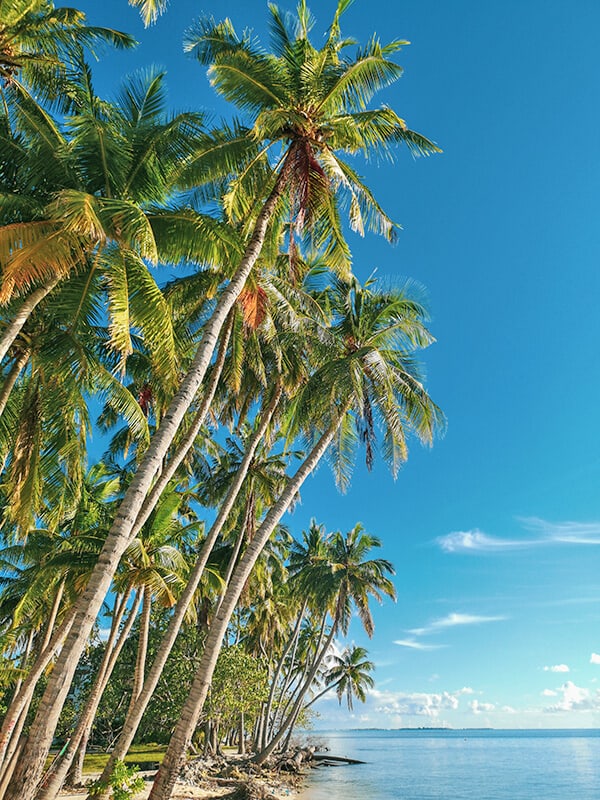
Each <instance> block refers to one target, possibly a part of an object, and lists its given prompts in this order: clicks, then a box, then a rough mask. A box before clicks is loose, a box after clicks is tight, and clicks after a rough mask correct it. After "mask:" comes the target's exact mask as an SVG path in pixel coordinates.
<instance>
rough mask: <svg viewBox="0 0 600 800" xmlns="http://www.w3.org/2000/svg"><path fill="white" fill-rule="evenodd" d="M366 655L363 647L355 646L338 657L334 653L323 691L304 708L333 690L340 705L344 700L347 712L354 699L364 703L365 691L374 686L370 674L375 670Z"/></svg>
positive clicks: (351, 706) (348, 648)
mask: <svg viewBox="0 0 600 800" xmlns="http://www.w3.org/2000/svg"><path fill="white" fill-rule="evenodd" d="M367 655H368V653H367V651H366V650H365V648H364V647H357V646H354V647H347V648H346V649H345V650H344V651H343V652H342V653H341V654H340V655H337V654H335V653H334V654H333V655H332V656H331V661H330V663H329V665H328V668H327V672H326V673H325V687H324V689H322V690H321V691H320V692H319V693H318V694H317V695H315V697H313V698H312V700H311V701H310V703H308V704H307V706H306V708H308V706H311V705H312V704H313V703H315V702H316V701H317V700H319V698H321V697H323V695H324V694H326V693H327V692H329V691H331V690H332V689H335V693H336V695H337V699H338V701H339V703H340V705H341V704H342V699H343V698H344V697H345V698H346V704H347V706H348V710H349V711H352V709H353V707H354V706H353V703H354V698H356V699H358V700H360V701H361V703H364V702H365V700H366V699H367V695H366V689H372V688H373V686H374V681H373V678H372V677H371V674H370V673H371V672H373V670H374V669H375V664H374V663H373V662H372V661H369V660H368V659H367Z"/></svg>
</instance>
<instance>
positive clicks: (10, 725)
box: [0, 609, 75, 797]
mask: <svg viewBox="0 0 600 800" xmlns="http://www.w3.org/2000/svg"><path fill="white" fill-rule="evenodd" d="M74 619H75V610H74V609H71V610H70V611H69V613H68V614H67V616H66V617H65V619H64V620H63V621H62V623H61V625H60V626H59V627H58V628H57V630H56V632H55V633H54V636H53V637H52V641H51V642H50V644H49V645H48V646H47V647H46V649H45V650H43V651H42V652H41V653H40V654H39V656H38V657H37V659H36V662H35V664H34V665H33V666H32V667H31V669H30V671H29V673H28V675H27V677H26V678H25V681H24V683H23V685H22V686H21V689H20V691H19V693H18V695H15V696H14V697H13V699H12V701H11V704H10V707H9V709H8V711H7V712H6V716H5V717H4V721H3V723H2V729H1V730H0V767H2V766H3V764H4V761H5V758H6V751H7V748H8V746H9V743H10V741H11V737H12V732H13V730H14V728H15V726H16V724H17V722H18V720H19V717H20V716H21V713H22V712H23V710H25V714H27V710H28V709H29V705H30V703H31V699H32V697H33V692H34V690H35V687H36V685H37V682H38V681H39V679H40V678H41V677H42V675H43V673H44V670H45V669H46V667H47V666H48V664H49V663H50V661H51V659H52V658H53V657H54V654H55V653H56V651H57V649H58V648H59V646H60V644H61V643H62V641H63V639H64V638H65V636H66V635H67V634H68V632H69V630H70V628H71V626H72V625H73V621H74ZM0 797H1V796H0Z"/></svg>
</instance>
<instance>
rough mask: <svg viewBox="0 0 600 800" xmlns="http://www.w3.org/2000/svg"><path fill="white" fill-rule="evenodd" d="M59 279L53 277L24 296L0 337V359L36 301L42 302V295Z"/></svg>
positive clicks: (48, 292)
mask: <svg viewBox="0 0 600 800" xmlns="http://www.w3.org/2000/svg"><path fill="white" fill-rule="evenodd" d="M59 281H60V278H54V280H52V281H50V283H48V284H46V286H40V287H39V289H36V290H35V291H33V292H32V293H31V294H30V295H28V296H27V297H26V298H25V300H24V301H23V304H22V305H21V308H20V309H19V310H18V311H17V313H16V314H15V316H14V317H13V319H12V321H11V322H10V323H9V324H8V327H7V328H6V330H5V331H4V333H3V334H2V337H1V338H0V361H2V359H3V358H4V356H5V355H6V354H7V353H8V351H9V350H10V348H11V345H12V344H13V342H14V341H15V339H16V338H17V336H18V335H19V333H20V332H21V328H22V327H23V325H25V323H26V322H27V320H28V319H29V316H30V315H31V312H32V311H33V310H34V308H35V307H36V306H37V305H38V303H41V302H42V300H43V299H44V297H46V296H47V295H49V294H50V292H51V291H52V290H53V289H54V287H55V286H57V284H58V283H59Z"/></svg>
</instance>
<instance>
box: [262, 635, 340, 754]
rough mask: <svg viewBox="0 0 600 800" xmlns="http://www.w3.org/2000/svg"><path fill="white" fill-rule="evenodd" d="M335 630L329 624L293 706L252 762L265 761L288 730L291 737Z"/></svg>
mask: <svg viewBox="0 0 600 800" xmlns="http://www.w3.org/2000/svg"><path fill="white" fill-rule="evenodd" d="M335 631H336V626H335V624H333V625H332V626H331V631H330V632H329V636H328V637H327V639H326V640H325V644H324V645H323V647H322V649H321V650H320V651H319V652H318V653H317V655H316V656H315V660H314V662H313V665H312V669H311V670H310V672H309V673H308V676H307V678H306V680H305V681H304V684H303V686H302V688H301V689H300V692H299V693H298V696H297V698H296V702H295V703H294V706H293V708H292V710H291V711H290V713H289V714H288V715H287V717H286V718H285V720H284V722H283V723H282V725H281V727H280V728H279V730H278V731H277V733H276V734H275V736H274V737H273V738H272V739H271V741H270V742H269V744H268V745H267V747H266V748H265V749H264V750H262V751H261V752H260V753H258V755H256V756H255V757H254V762H255V763H256V764H262V763H263V762H264V761H266V759H267V758H268V757H269V756H270V755H271V753H272V752H273V750H275V748H276V747H277V745H278V744H279V742H280V741H281V740H282V739H283V737H284V735H285V733H286V732H288V740H289V738H291V731H292V730H293V728H294V725H295V723H296V720H297V719H298V715H299V714H300V711H301V710H302V703H303V702H304V698H305V696H306V693H307V692H308V690H309V689H310V686H311V684H312V682H313V681H314V679H315V675H316V674H317V671H318V669H319V667H320V666H321V663H322V661H323V659H324V658H325V654H326V653H327V651H328V650H329V648H330V647H331V643H332V641H333V637H334V636H335Z"/></svg>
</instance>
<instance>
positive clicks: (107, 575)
mask: <svg viewBox="0 0 600 800" xmlns="http://www.w3.org/2000/svg"><path fill="white" fill-rule="evenodd" d="M290 169H291V164H290V162H289V161H288V160H286V161H285V162H284V165H283V167H282V170H281V172H280V173H279V176H278V178H277V181H276V183H275V186H274V187H273V190H272V192H271V194H270V195H269V197H268V198H267V200H266V201H265V204H264V205H263V207H262V209H261V212H260V214H259V215H258V218H257V220H256V225H255V227H254V232H253V234H252V237H251V238H250V241H249V243H248V246H247V248H246V251H245V253H244V256H243V257H242V260H241V263H240V265H239V267H238V269H237V271H236V272H235V275H234V276H233V277H232V279H231V281H230V282H229V284H228V285H227V287H226V288H225V289H224V290H223V292H222V294H221V296H220V298H219V301H218V303H217V306H216V308H215V311H214V314H213V315H212V317H211V318H210V320H209V321H208V322H207V324H206V327H205V328H204V331H203V334H202V339H201V340H200V344H199V346H198V351H197V353H196V356H195V358H194V361H193V363H192V366H191V368H190V371H189V372H188V374H187V375H186V377H185V378H184V380H183V382H182V384H181V387H180V389H179V391H178V392H177V393H176V395H175V397H174V398H173V400H172V401H171V404H170V406H169V409H168V411H167V413H166V415H165V416H164V418H163V421H162V423H161V426H160V428H159V429H158V431H157V432H156V433H155V435H154V436H153V438H152V442H151V444H150V446H149V447H148V450H147V451H146V453H145V455H144V457H143V459H142V462H141V464H140V466H139V468H138V471H137V473H136V475H135V477H134V478H133V480H132V482H131V484H130V485H129V488H128V490H127V492H126V494H125V497H124V498H123V501H122V503H121V505H120V507H119V511H118V512H117V516H116V518H115V521H114V523H113V525H112V527H111V529H110V531H109V534H108V536H107V538H106V541H105V543H104V547H103V548H102V551H101V553H100V556H99V558H98V561H97V563H96V566H95V568H94V570H93V572H92V574H91V576H90V579H89V581H88V584H87V588H86V590H85V592H84V593H83V595H82V596H81V598H80V599H79V600H78V602H77V604H76V608H77V615H76V618H75V624H74V625H73V628H72V630H71V633H70V634H69V635H68V636H67V639H66V641H65V645H64V647H63V649H62V651H61V653H60V656H59V658H58V659H57V662H56V666H55V668H54V670H53V672H52V675H51V677H50V680H49V681H48V685H47V687H46V691H45V693H44V696H43V697H42V699H41V701H40V705H39V708H38V713H37V714H36V717H35V719H34V720H33V722H32V724H31V728H30V731H29V737H28V739H27V742H26V744H25V746H24V748H23V751H22V753H21V756H20V758H19V761H18V763H17V767H16V769H15V772H14V775H13V779H12V782H11V786H10V787H9V789H8V793H7V795H6V797H7V800H33V797H34V793H35V787H36V785H37V783H38V781H39V779H40V777H41V775H42V772H43V769H44V762H45V760H46V757H47V755H48V753H49V751H50V745H51V744H52V737H53V736H54V731H55V730H56V725H57V722H58V718H59V716H60V712H61V711H62V707H63V705H64V702H65V699H66V696H67V693H68V691H69V687H70V685H71V681H72V680H73V675H74V673H75V670H76V668H77V664H78V662H79V658H80V656H81V653H82V652H83V650H84V648H85V644H86V642H87V640H88V637H89V634H90V631H91V629H92V626H93V625H94V621H95V620H96V617H97V615H98V612H99V611H100V607H101V606H102V603H103V601H104V598H105V597H106V593H107V592H108V589H109V588H110V584H111V581H112V578H113V575H114V574H115V572H116V569H117V567H118V565H119V561H120V560H121V556H122V555H123V553H124V552H125V550H126V548H127V545H128V544H129V542H130V541H131V538H132V537H131V533H132V530H133V528H134V526H135V524H136V520H137V517H138V515H139V513H140V509H141V508H142V505H143V503H144V499H145V497H146V494H147V493H148V491H149V489H150V486H151V483H152V481H153V479H154V477H155V475H156V474H157V472H158V471H159V470H160V468H161V465H162V460H163V458H164V456H165V455H166V453H167V451H168V449H169V447H170V445H171V443H172V442H173V439H174V438H175V436H176V434H177V431H178V429H179V426H180V424H181V422H182V420H183V418H184V416H185V413H186V411H187V410H188V408H189V407H190V405H191V404H192V402H193V401H194V398H195V396H196V393H197V391H198V389H199V387H200V384H201V383H202V381H203V379H204V376H205V374H206V371H207V369H208V367H209V364H210V360H211V358H212V354H213V351H214V349H215V346H216V343H217V339H218V336H219V333H220V331H221V328H222V327H223V325H224V323H225V320H226V319H227V315H228V314H229V312H230V310H231V308H232V307H233V304H234V303H235V301H236V300H237V298H238V296H239V294H240V292H241V291H242V289H243V287H244V284H245V283H246V279H247V278H248V275H249V274H250V272H251V271H252V268H253V266H254V264H255V263H256V260H257V259H258V257H259V255H260V252H261V249H262V246H263V243H264V240H265V235H266V232H267V226H268V223H269V221H270V219H271V217H272V216H273V213H274V212H275V208H276V206H277V203H278V200H279V198H280V197H281V195H282V194H283V191H284V189H285V186H286V183H287V178H288V174H289V171H290Z"/></svg>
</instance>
